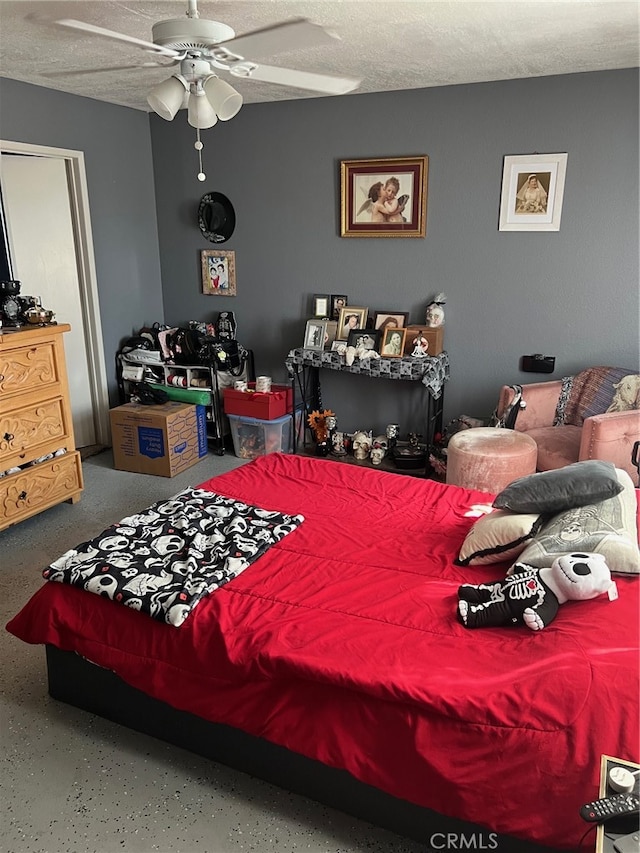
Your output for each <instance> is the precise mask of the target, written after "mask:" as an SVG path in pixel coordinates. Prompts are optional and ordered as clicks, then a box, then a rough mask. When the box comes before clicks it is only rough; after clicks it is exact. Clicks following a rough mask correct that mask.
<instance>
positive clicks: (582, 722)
mask: <svg viewBox="0 0 640 853" xmlns="http://www.w3.org/2000/svg"><path fill="white" fill-rule="evenodd" d="M202 485H204V486H205V487H207V488H210V489H212V490H213V491H216V492H219V493H221V494H224V495H228V496H230V497H234V498H237V499H239V500H242V501H245V502H248V503H254V504H257V505H259V506H263V507H266V508H269V509H277V510H280V511H282V512H286V513H291V514H296V513H302V514H303V515H304V516H305V521H304V522H303V524H302V525H301V526H300V527H299V528H298V530H296V531H295V532H293V533H291V534H290V535H289V536H288V537H286V538H285V539H284V540H283V541H282V542H281V543H279V544H278V545H275V546H274V547H272V548H271V549H270V550H269V551H268V553H267V554H265V555H264V556H263V557H261V558H260V559H259V560H258V561H257V562H256V563H255V564H254V565H253V566H251V567H250V568H249V569H247V570H246V571H245V572H244V573H243V574H242V575H241V576H240V577H238V578H237V579H235V580H234V581H232V582H231V583H229V584H227V585H226V586H224V587H222V588H221V589H220V590H218V591H217V592H215V593H214V594H213V595H211V596H210V597H209V598H208V599H207V600H206V601H204V602H202V604H201V605H200V606H199V607H198V608H197V609H196V611H195V613H194V614H193V615H192V616H191V617H190V618H189V619H188V620H187V621H186V622H185V623H184V625H183V626H182V627H181V628H180V629H178V630H176V629H175V628H173V627H170V626H167V625H163V624H161V623H159V622H155V621H154V620H152V619H150V618H149V617H148V616H146V615H144V614H140V613H137V612H135V611H131V610H129V609H127V608H125V607H123V606H121V605H119V604H115V603H113V602H111V601H109V600H106V599H103V598H100V597H98V596H96V595H93V594H91V593H88V592H84V591H82V590H79V589H76V588H72V587H67V586H66V585H62V584H56V583H45V584H44V586H43V588H42V589H41V590H39V592H38V593H37V594H36V595H35V596H34V597H33V598H32V599H31V601H30V602H29V603H28V604H27V605H26V606H25V607H24V609H23V610H22V611H21V612H20V613H19V614H18V615H17V616H16V617H15V618H14V619H13V620H12V621H11V622H10V623H9V625H8V630H9V631H11V632H12V633H14V634H15V635H16V636H18V637H20V638H22V639H23V640H25V641H27V642H30V643H50V644H53V645H55V646H58V647H59V648H61V649H65V650H73V651H76V652H79V653H80V654H81V655H83V656H85V657H87V658H88V659H89V660H91V661H94V662H95V663H97V664H99V665H101V666H103V667H107V668H109V669H112V670H114V671H115V672H116V673H117V674H118V675H119V676H120V677H121V678H123V679H124V680H125V681H127V682H129V683H130V684H132V685H134V686H136V687H137V688H139V689H141V690H143V691H145V692H147V693H149V694H151V695H152V696H154V697H156V698H158V699H161V700H164V701H165V702H168V703H170V704H171V705H173V706H175V707H177V708H180V709H182V710H187V711H191V712H192V713H195V714H198V715H200V716H201V717H204V718H206V719H209V720H212V721H215V722H222V723H228V724H230V725H233V726H236V727H238V728H240V729H243V730H244V731H246V732H249V733H251V734H254V735H259V736H262V737H264V738H266V739H268V740H270V741H272V742H274V743H277V744H280V745H282V746H285V747H288V748H289V749H291V750H294V751H296V752H298V753H302V754H304V755H306V756H309V757H311V758H315V759H319V760H320V761H323V762H325V763H326V764H329V765H332V766H335V767H340V768H343V769H346V770H348V771H349V772H350V773H352V774H353V775H354V776H355V777H357V778H358V779H360V780H361V781H363V782H366V783H369V784H371V785H374V786H376V787H378V788H380V789H382V790H384V791H387V792H388V793H390V794H393V795H395V796H397V797H401V798H403V799H406V800H409V801H411V802H414V803H417V804H419V805H423V806H427V807H429V808H432V809H435V810H436V811H439V812H441V813H443V814H446V815H449V816H452V817H457V818H463V819H465V820H469V821H472V822H474V823H477V824H480V825H482V826H485V827H487V828H488V829H491V830H493V831H496V832H501V833H505V834H509V835H513V836H515V837H522V838H526V839H529V840H533V841H537V842H539V843H542V844H548V845H550V846H555V847H559V848H562V847H566V848H571V847H576V846H577V844H578V842H579V840H580V838H581V836H582V835H583V833H584V831H585V829H586V828H587V826H586V824H585V823H584V822H583V821H582V820H581V818H580V817H579V815H578V809H579V806H580V805H581V804H582V803H583V802H586V801H588V800H591V799H593V797H594V796H595V794H596V791H597V785H598V773H599V762H600V755H601V754H602V753H608V754H610V755H614V756H618V757H622V758H627V759H632V760H636V761H637V760H638V758H639V751H638V716H637V715H638V680H639V679H638V676H639V670H638V587H639V581H638V578H637V577H634V578H629V577H622V578H620V577H618V578H617V581H618V588H619V593H620V597H619V599H618V600H617V601H615V602H609V601H608V599H607V598H606V596H602V597H600V598H599V599H597V600H595V601H589V602H581V603H568V604H566V605H564V606H563V607H562V608H561V609H560V612H559V614H558V616H557V618H556V619H555V621H554V622H553V623H552V624H551V625H550V626H549V627H548V628H546V629H545V630H544V631H542V632H540V633H537V634H534V633H532V632H531V631H530V630H529V629H528V628H526V627H513V628H489V629H482V630H478V631H469V630H467V629H465V628H463V627H462V626H461V625H460V624H459V623H458V622H457V621H456V618H455V613H456V602H457V595H456V591H457V587H458V585H459V584H460V583H462V582H465V581H471V582H480V581H483V580H491V579H494V578H496V577H500V576H501V574H502V573H503V571H504V568H505V566H504V565H503V566H498V567H497V568H496V567H493V568H492V567H489V568H486V567H468V568H459V567H456V566H454V565H453V561H454V559H455V557H456V556H457V553H458V550H459V548H460V545H461V543H462V541H463V539H464V537H465V535H466V533H467V531H468V530H469V527H470V526H471V524H472V523H473V521H474V520H475V518H474V516H473V515H472V514H470V511H471V508H472V506H473V505H474V504H485V503H486V502H487V495H486V494H483V493H480V492H473V491H469V490H466V489H461V488H457V487H454V486H445V485H441V484H439V483H435V482H433V481H426V480H419V479H414V478H411V477H406V476H399V475H397V474H387V473H384V472H380V471H373V470H371V469H362V468H359V467H358V466H356V465H340V464H336V463H335V462H332V461H329V460H322V459H309V458H303V457H298V456H287V455H281V454H272V455H269V456H265V457H261V458H259V459H257V460H255V461H254V462H251V463H248V464H247V465H244V466H242V467H241V468H238V469H236V470H234V471H232V472H230V473H228V474H224V475H222V476H220V477H217V478H214V479H213V480H211V481H209V482H208V483H205V484H202ZM534 803H535V807H534V808H532V805H533V804H534Z"/></svg>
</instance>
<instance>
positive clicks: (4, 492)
mask: <svg viewBox="0 0 640 853" xmlns="http://www.w3.org/2000/svg"><path fill="white" fill-rule="evenodd" d="M70 328H71V327H70V326H68V325H65V324H61V325H55V326H36V327H33V328H32V327H25V328H24V329H21V330H20V331H11V332H8V331H6V330H5V332H4V333H2V330H1V329H0V473H4V472H6V471H8V470H10V469H12V468H19V469H20V470H19V471H16V472H15V473H13V474H6V473H4V476H2V477H0V530H3V529H4V528H6V527H10V526H11V525H12V524H17V523H18V522H20V521H24V520H25V519H26V518H30V517H31V516H32V515H36V513H39V512H42V511H43V510H45V509H49V507H52V506H55V505H56V504H59V503H61V502H62V501H70V502H71V503H76V502H77V501H79V500H80V492H81V491H82V489H83V481H82V465H81V462H80V453H79V452H78V451H77V450H76V446H75V442H74V438H73V424H72V421H71V406H70V403H69V383H68V380H67V368H66V364H65V357H64V345H63V338H62V336H63V334H64V333H65V332H68V331H69V330H70ZM63 449H64V450H65V451H66V453H64V454H60V455H58V456H54V457H53V458H49V459H44V460H42V461H37V460H40V459H42V457H45V456H48V455H49V454H52V453H55V452H56V451H60V450H63Z"/></svg>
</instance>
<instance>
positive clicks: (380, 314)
mask: <svg viewBox="0 0 640 853" xmlns="http://www.w3.org/2000/svg"><path fill="white" fill-rule="evenodd" d="M408 322H409V312H408V311H376V314H375V318H374V321H373V327H374V329H380V331H382V332H384V330H385V329H388V328H389V327H390V326H393V328H394V329H404V327H405V326H406V325H407V323H408Z"/></svg>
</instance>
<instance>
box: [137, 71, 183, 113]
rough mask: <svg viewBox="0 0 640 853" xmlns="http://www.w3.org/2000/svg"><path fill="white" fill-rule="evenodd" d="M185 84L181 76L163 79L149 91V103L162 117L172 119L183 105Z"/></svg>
mask: <svg viewBox="0 0 640 853" xmlns="http://www.w3.org/2000/svg"><path fill="white" fill-rule="evenodd" d="M185 89H186V87H185V85H184V83H183V82H182V80H181V79H180V78H179V77H169V79H168V80H163V81H162V83H159V84H158V85H157V86H154V88H153V89H152V90H151V91H150V92H149V94H148V95H147V103H148V104H149V106H150V107H151V109H152V110H153V111H154V113H157V114H158V115H159V116H160V118H163V119H164V120H165V121H172V119H174V118H175V116H176V113H177V112H178V110H179V109H180V108H181V107H182V104H183V101H184V96H185Z"/></svg>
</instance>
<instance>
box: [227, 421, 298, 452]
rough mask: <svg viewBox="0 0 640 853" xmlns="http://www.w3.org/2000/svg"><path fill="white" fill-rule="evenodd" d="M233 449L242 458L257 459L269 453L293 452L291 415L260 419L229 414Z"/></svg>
mask: <svg viewBox="0 0 640 853" xmlns="http://www.w3.org/2000/svg"><path fill="white" fill-rule="evenodd" d="M228 417H229V423H230V424H231V435H232V436H233V449H234V451H235V454H236V456H239V457H240V458H241V459H255V458H256V457H257V456H265V455H266V454H267V453H291V452H292V450H293V445H292V435H291V421H292V416H291V415H285V416H284V417H282V418H276V419H274V420H260V419H259V418H247V417H242V416H241V415H229V416H228Z"/></svg>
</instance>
